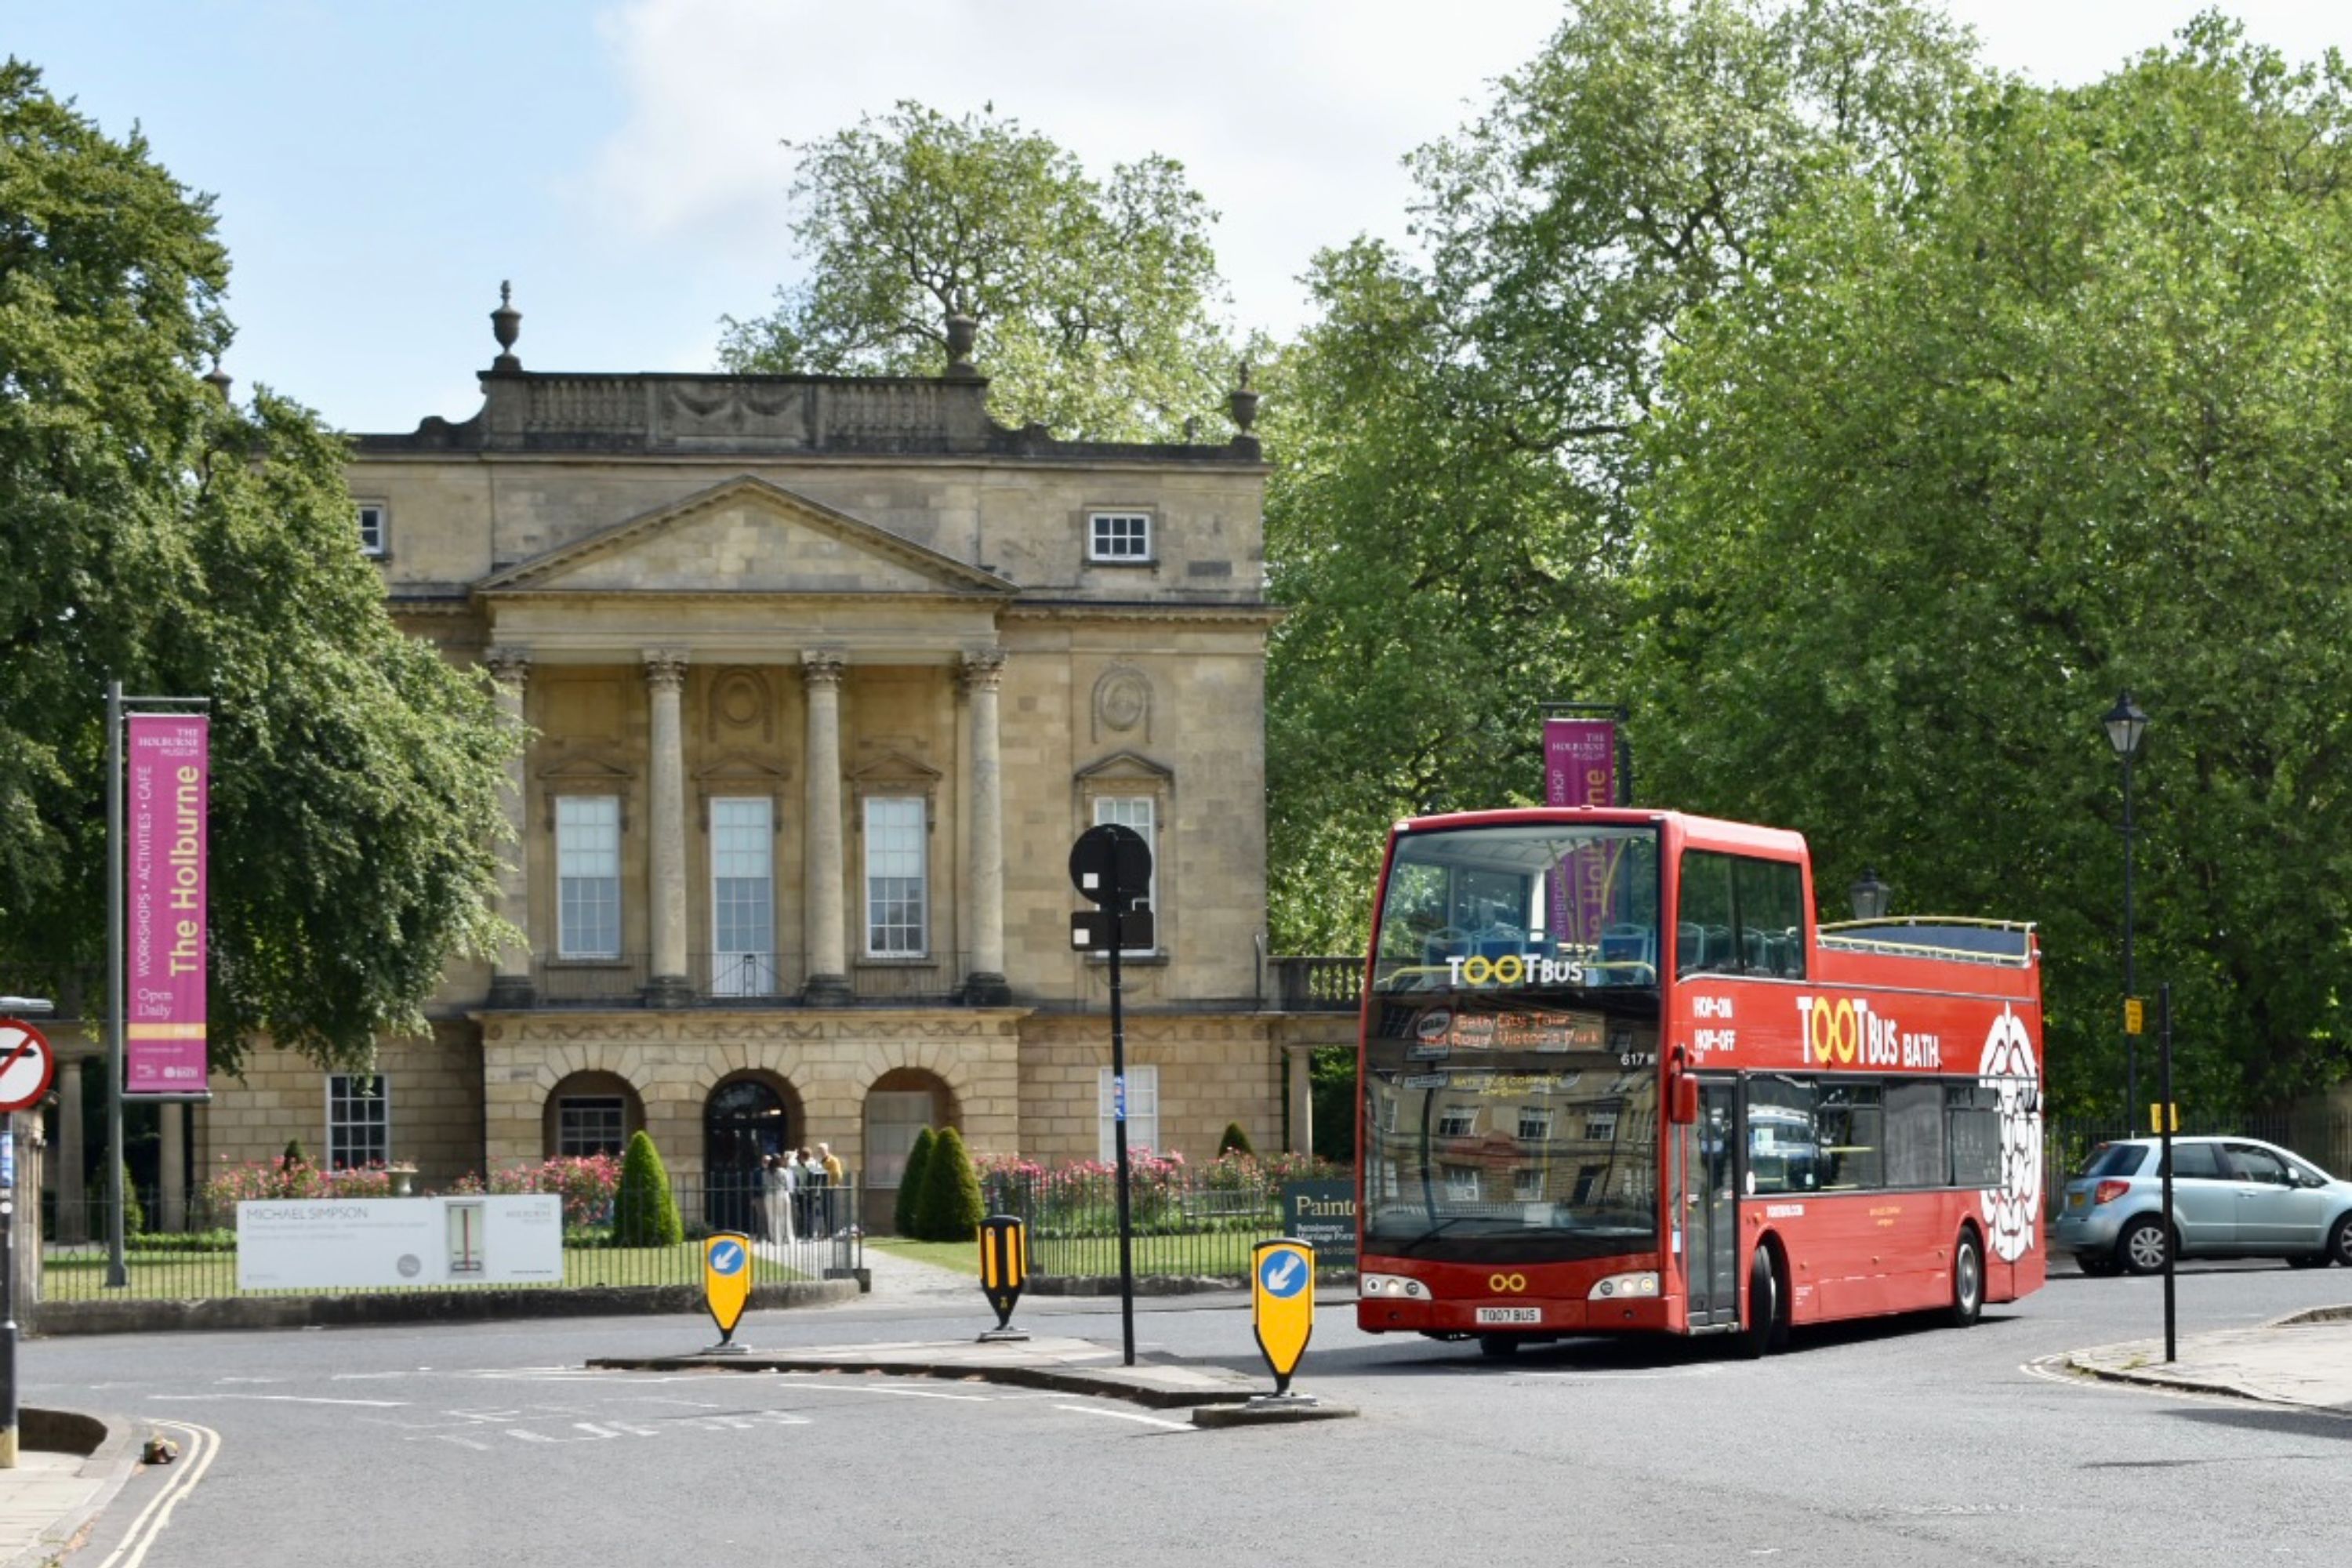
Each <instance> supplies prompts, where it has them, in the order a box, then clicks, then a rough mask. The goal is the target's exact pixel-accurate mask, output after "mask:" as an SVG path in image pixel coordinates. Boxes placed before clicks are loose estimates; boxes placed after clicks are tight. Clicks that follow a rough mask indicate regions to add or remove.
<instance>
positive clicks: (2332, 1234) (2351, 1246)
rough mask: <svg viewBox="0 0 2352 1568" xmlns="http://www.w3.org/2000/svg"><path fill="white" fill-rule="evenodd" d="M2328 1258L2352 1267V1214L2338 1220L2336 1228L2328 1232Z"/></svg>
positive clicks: (2346, 1266) (2333, 1261)
mask: <svg viewBox="0 0 2352 1568" xmlns="http://www.w3.org/2000/svg"><path fill="white" fill-rule="evenodd" d="M2327 1258H2328V1261H2330V1262H2332V1263H2341V1264H2342V1265H2344V1267H2345V1268H2352V1214H2347V1215H2345V1216H2344V1217H2343V1218H2342V1219H2339V1220H2337V1221H2336V1228H2335V1229H2334V1230H2331V1231H2329V1232H2328V1233H2327Z"/></svg>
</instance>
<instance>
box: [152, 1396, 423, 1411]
mask: <svg viewBox="0 0 2352 1568" xmlns="http://www.w3.org/2000/svg"><path fill="white" fill-rule="evenodd" d="M147 1397H148V1398H150V1399H152V1400H157V1401H163V1400H172V1401H174V1402H183V1401H188V1400H198V1401H201V1400H217V1399H249V1400H254V1401H256V1402H259V1403H265V1404H270V1405H370V1406H373V1408H375V1409H378V1410H397V1409H399V1408H400V1407H401V1406H403V1405H406V1404H408V1401H407V1400H405V1399H327V1398H323V1397H321V1396H319V1395H316V1394H149V1395H148V1396H147Z"/></svg>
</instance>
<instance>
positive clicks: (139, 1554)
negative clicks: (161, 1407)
mask: <svg viewBox="0 0 2352 1568" xmlns="http://www.w3.org/2000/svg"><path fill="white" fill-rule="evenodd" d="M156 1425H157V1426H168V1427H170V1428H171V1429H172V1430H173V1431H175V1432H184V1433H185V1434H186V1435H187V1447H186V1450H185V1451H184V1453H183V1454H182V1455H181V1458H180V1468H179V1470H178V1471H177V1472H176V1473H175V1474H173V1477H172V1479H169V1480H167V1481H165V1482H164V1483H163V1489H162V1490H161V1491H159V1492H157V1493H156V1494H155V1495H154V1496H153V1497H152V1498H150V1499H149V1500H148V1501H147V1506H146V1507H145V1508H142V1509H141V1510H139V1517H138V1518H136V1519H134V1520H132V1521H131V1528H130V1529H129V1530H127V1531H124V1532H123V1535H122V1541H121V1544H119V1545H117V1546H116V1547H115V1549H114V1551H113V1552H112V1554H111V1555H110V1556H109V1557H108V1558H107V1560H106V1561H105V1562H103V1563H100V1564H99V1565H98V1568H139V1564H140V1563H143V1562H145V1561H146V1560H147V1549H148V1548H149V1547H151V1546H152V1545H154V1544H155V1538H156V1537H157V1536H159V1535H161V1534H163V1527H164V1526H165V1525H167V1524H169V1523H171V1522H172V1510H173V1509H175V1508H177V1507H179V1506H180V1500H181V1499H182V1498H184V1497H186V1496H187V1495H188V1494H189V1493H190V1492H192V1491H194V1490H195V1489H196V1483H197V1482H198V1481H200V1480H203V1479H205V1471H206V1470H208V1469H210V1468H212V1463H213V1456H214V1455H215V1454H217V1453H219V1452H220V1446H221V1440H220V1434H219V1433H217V1432H215V1431H214V1430H213V1429H212V1428H211V1427H209V1426H197V1425H196V1424H195V1423H194V1422H193V1421H159V1422H157V1423H156Z"/></svg>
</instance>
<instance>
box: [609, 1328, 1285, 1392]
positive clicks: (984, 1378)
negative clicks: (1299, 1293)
mask: <svg viewBox="0 0 2352 1568" xmlns="http://www.w3.org/2000/svg"><path fill="white" fill-rule="evenodd" d="M588 1365H589V1366H590V1367H591V1368H593V1369H596V1370H599V1371H612V1372H651V1371H664V1372H675V1371H677V1370H678V1369H679V1368H681V1367H694V1368H703V1369H707V1370H709V1371H711V1372H857V1373H897V1374H899V1375H904V1376H918V1377H941V1378H969V1379H976V1380H978V1381H980V1382H983V1383H1002V1384H1010V1385H1012V1386H1013V1387H1017V1388H1043V1389H1050V1390H1053V1391H1054V1392H1055V1393H1059V1394H1095V1395H1098V1396H1101V1397H1103V1398H1107V1399H1124V1400H1127V1401H1129V1403H1131V1404H1136V1405H1145V1406H1147V1407H1149V1408H1151V1409H1154V1410H1177V1409H1190V1408H1194V1407H1197V1406H1200V1405H1226V1404H1234V1403H1238V1402H1239V1401H1242V1400H1244V1399H1247V1398H1248V1397H1249V1396H1250V1395H1252V1394H1262V1393H1264V1392H1265V1387H1264V1384H1263V1383H1262V1382H1261V1381H1260V1380H1258V1379H1255V1378H1249V1377H1244V1375H1242V1374H1241V1373H1237V1372H1234V1371H1232V1370H1230V1369H1229V1368H1225V1367H1220V1366H1195V1365H1190V1364H1187V1363H1181V1362H1171V1361H1164V1360H1146V1361H1139V1362H1138V1363H1136V1364H1135V1365H1133V1366H1122V1365H1121V1364H1119V1352H1118V1351H1116V1350H1114V1349H1112V1348H1111V1347H1109V1346H1108V1345H1101V1344H1097V1343H1096V1342H1094V1341H1092V1340H1081V1339H1072V1338H1067V1337H1064V1336H1060V1335H1050V1334H1048V1335H1039V1336H1038V1337H1037V1338H1035V1339H1031V1340H1023V1341H1012V1342H1008V1341H1002V1340H1000V1341H994V1342H988V1343H977V1342H973V1341H971V1340H899V1341H891V1342H882V1343H877V1344H857V1345H827V1346H818V1347H814V1348H803V1349H797V1350H792V1351H782V1352H777V1351H761V1350H747V1351H746V1352H744V1353H743V1354H740V1355H712V1354H709V1353H707V1352H697V1353H694V1354H690V1355H669V1356H598V1357H595V1358H593V1359H592V1360H591V1361H590V1362H589V1363H588Z"/></svg>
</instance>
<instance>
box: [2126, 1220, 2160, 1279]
mask: <svg viewBox="0 0 2352 1568" xmlns="http://www.w3.org/2000/svg"><path fill="white" fill-rule="evenodd" d="M2170 1250H2171V1237H2168V1236H2167V1235H2165V1232H2164V1222H2163V1221H2162V1220H2160V1219H2158V1218H2157V1217H2156V1216H2155V1215H2152V1214H2144V1215H2140V1216H2139V1217H2138V1218H2137V1219H2136V1220H2134V1221H2132V1222H2131V1224H2129V1225H2127V1226H2124V1233H2123V1235H2121V1236H2119V1237H2116V1262H2117V1263H2120V1264H2121V1265H2123V1267H2124V1268H2127V1269H2129V1270H2130V1271H2131V1272H2132V1273H2134V1274H2160V1273H2162V1272H2163V1271H2164V1255H2165V1254H2166V1253H2167V1252H2169V1251H2170Z"/></svg>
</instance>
